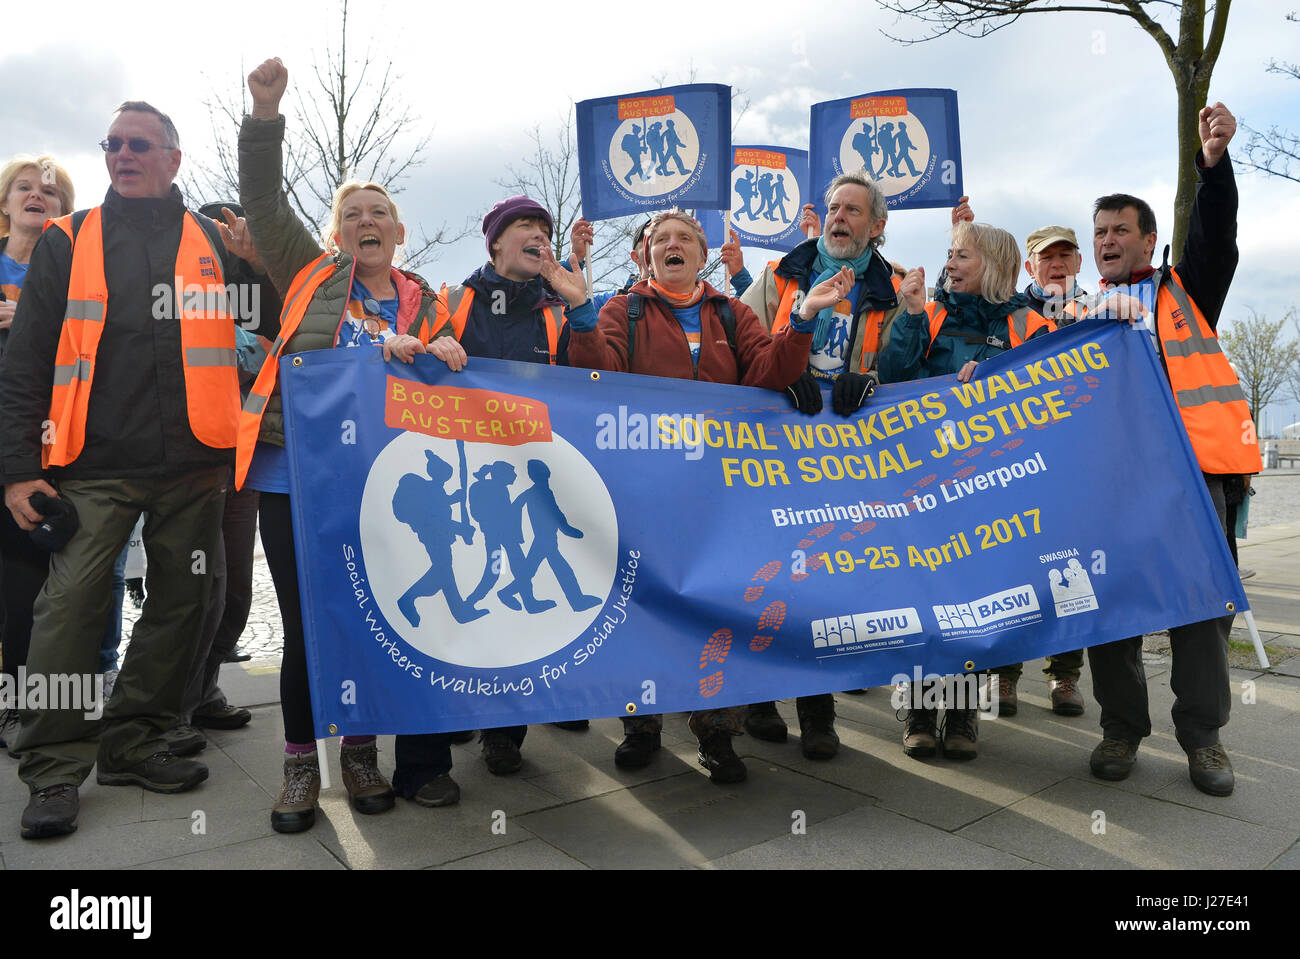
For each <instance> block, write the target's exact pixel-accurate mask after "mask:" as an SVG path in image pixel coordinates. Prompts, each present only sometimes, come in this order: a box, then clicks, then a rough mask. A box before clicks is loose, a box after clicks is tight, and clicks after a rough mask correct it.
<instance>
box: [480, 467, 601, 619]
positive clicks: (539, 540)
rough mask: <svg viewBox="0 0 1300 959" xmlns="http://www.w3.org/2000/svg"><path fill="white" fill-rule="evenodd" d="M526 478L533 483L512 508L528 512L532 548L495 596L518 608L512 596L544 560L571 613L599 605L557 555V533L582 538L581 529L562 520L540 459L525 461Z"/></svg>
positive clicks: (527, 585) (548, 472)
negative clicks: (531, 528) (508, 581)
mask: <svg viewBox="0 0 1300 959" xmlns="http://www.w3.org/2000/svg"><path fill="white" fill-rule="evenodd" d="M528 478H529V479H531V480H532V481H533V485H532V486H530V487H528V489H526V490H524V491H523V492H522V493H520V494H519V498H518V499H516V500H515V505H516V506H518V507H519V509H520V511H521V512H522V510H524V509H527V510H528V522H529V523H531V524H532V527H533V542H532V546H530V547H529V550H528V556H527V557H526V559H525V561H524V566H523V568H522V569H520V570H518V571H517V572H516V573H515V579H514V581H513V582H512V583H510V585H508V586H506V587H505V588H504V589H501V590H499V591H498V592H497V596H498V597H500V599H501V602H503V603H505V604H506V605H507V606H512V607H513V608H515V609H518V608H519V607H518V606H515V605H513V601H514V597H516V596H518V595H520V594H521V593H522V592H523V591H524V589H525V588H531V583H532V581H533V577H534V576H536V575H537V571H538V569H540V568H541V565H542V562H543V561H545V562H548V563H550V564H551V572H552V573H554V574H555V579H556V581H557V582H558V583H559V584H560V589H562V590H563V591H564V598H565V599H566V600H568V602H569V605H570V606H572V607H573V610H574V612H582V611H583V610H584V609H591V608H592V607H593V606H599V605H600V603H601V599H600V597H599V596H590V595H588V594H586V593H584V592H583V591H582V589H581V588H580V587H579V586H578V578H577V577H576V576H574V575H573V569H572V568H571V567H570V566H569V564H568V562H567V561H566V560H565V558H564V557H563V556H562V555H560V541H559V534H560V533H563V534H564V535H565V536H571V537H573V538H574V539H582V530H580V529H578V528H577V527H575V526H573V525H572V524H571V523H569V521H568V520H567V519H565V517H564V513H563V512H561V510H560V504H559V503H557V502H556V501H555V492H554V491H553V490H552V489H551V485H550V479H551V470H550V467H548V466H547V465H546V464H545V463H543V462H542V461H541V460H529V461H528ZM507 597H509V599H508V598H507Z"/></svg>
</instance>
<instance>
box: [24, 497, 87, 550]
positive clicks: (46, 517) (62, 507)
mask: <svg viewBox="0 0 1300 959" xmlns="http://www.w3.org/2000/svg"><path fill="white" fill-rule="evenodd" d="M27 502H28V503H29V504H30V505H31V507H32V509H34V510H36V512H38V513H40V514H41V522H40V525H38V526H37V527H36V528H35V529H34V530H32V531H31V532H30V533H29V534H28V535H29V536H31V538H32V542H33V543H35V544H36V545H37V546H39V547H40V548H41V549H43V550H45V551H46V552H49V553H57V552H58V551H59V550H61V549H63V547H65V546H67V545H68V540H70V539H72V536H73V534H74V533H76V531H77V527H78V526H80V525H81V524H80V523H79V521H78V519H77V510H76V507H74V506H73V505H72V504H71V503H69V502H68V501H67V500H66V499H61V498H59V497H56V496H47V495H46V494H45V493H42V492H39V491H38V492H35V493H33V494H32V495H31V496H29V497H28V498H27Z"/></svg>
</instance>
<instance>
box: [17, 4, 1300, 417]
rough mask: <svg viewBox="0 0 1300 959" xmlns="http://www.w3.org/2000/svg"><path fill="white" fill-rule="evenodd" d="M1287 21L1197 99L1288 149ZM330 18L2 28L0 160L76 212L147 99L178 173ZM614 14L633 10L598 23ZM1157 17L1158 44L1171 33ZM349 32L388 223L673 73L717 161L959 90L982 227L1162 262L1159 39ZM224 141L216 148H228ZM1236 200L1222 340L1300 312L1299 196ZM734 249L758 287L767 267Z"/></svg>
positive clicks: (923, 256)
mask: <svg viewBox="0 0 1300 959" xmlns="http://www.w3.org/2000/svg"><path fill="white" fill-rule="evenodd" d="M1295 6H1296V4H1295V2H1294V0H1251V2H1250V3H1243V2H1239V3H1237V4H1236V5H1235V6H1234V8H1233V11H1232V17H1231V20H1230V21H1229V24H1228V33H1227V39H1226V42H1225V44H1224V48H1223V53H1222V56H1221V57H1220V59H1219V63H1218V66H1217V67H1216V69H1215V72H1214V81H1213V83H1212V85H1211V88H1210V101H1211V102H1213V101H1215V100H1222V101H1223V102H1224V103H1225V104H1227V106H1228V107H1229V108H1230V109H1231V110H1232V111H1233V112H1234V113H1235V114H1236V115H1237V117H1238V119H1239V120H1243V119H1244V120H1245V121H1247V122H1249V123H1251V124H1252V125H1255V126H1261V127H1267V126H1269V125H1270V124H1274V123H1276V124H1279V125H1282V126H1285V127H1289V128H1291V129H1293V130H1294V129H1300V106H1297V105H1298V104H1300V83H1297V81H1295V80H1293V79H1288V78H1285V77H1281V76H1276V75H1272V74H1268V73H1266V72H1265V67H1266V65H1267V62H1268V60H1269V58H1270V57H1279V58H1283V59H1288V60H1297V59H1300V24H1293V23H1288V22H1287V21H1286V20H1285V16H1286V14H1287V13H1288V12H1289V10H1291V9H1293V8H1295ZM334 9H335V8H333V7H332V6H331V4H330V3H327V2H317V3H311V4H307V3H297V2H292V3H274V4H271V3H267V2H265V0H257V2H250V0H223V2H222V3H221V4H220V5H219V6H218V7H216V8H213V10H207V11H206V12H205V8H202V7H198V6H189V5H186V7H185V8H184V9H180V8H178V6H177V5H175V4H173V3H170V2H158V0H144V2H137V3H134V4H132V5H129V6H117V7H105V6H104V5H102V4H99V3H84V2H64V3H60V4H58V5H57V7H55V8H52V11H51V13H50V14H47V15H46V16H45V17H43V18H41V19H42V21H43V22H45V23H46V27H45V28H42V29H40V30H32V31H28V30H22V29H10V30H8V31H6V36H7V44H6V46H5V49H4V51H3V52H0V88H3V89H5V90H6V91H8V95H7V96H6V97H5V98H4V100H3V103H0V130H4V131H5V142H4V144H3V147H0V152H3V153H5V154H6V155H8V154H12V153H17V152H29V153H39V152H51V153H53V154H55V156H56V157H57V158H58V159H59V160H60V161H61V162H63V163H64V164H65V165H66V166H67V167H68V169H69V170H70V172H71V173H72V176H73V179H74V182H75V184H76V187H77V199H78V206H83V207H84V206H88V205H91V204H93V203H96V202H98V201H99V200H100V198H101V197H102V196H103V192H104V190H105V189H106V188H107V186H108V176H107V173H106V172H105V169H104V163H103V155H102V153H100V151H99V149H98V147H96V145H95V144H96V143H97V141H99V140H100V139H102V137H103V135H104V132H105V130H106V128H107V125H108V119H109V114H110V112H111V111H112V109H113V108H114V107H115V106H117V104H118V103H120V102H121V101H122V100H125V99H145V100H149V101H150V102H152V103H154V104H155V105H156V106H158V107H159V108H160V109H162V110H164V111H165V112H167V113H169V114H170V115H171V116H172V118H173V119H174V120H175V121H176V124H177V126H178V128H179V129H180V133H181V138H182V146H183V147H184V149H185V153H186V157H187V160H190V161H192V160H194V159H196V158H198V157H200V156H201V155H203V154H205V153H207V152H209V151H210V150H211V144H212V134H211V132H210V130H211V124H210V121H209V119H208V114H207V111H206V110H205V108H204V107H203V101H204V99H205V98H207V97H209V96H210V95H211V93H212V92H213V91H214V90H216V91H222V92H224V93H226V94H227V95H231V96H233V95H236V94H237V92H238V90H239V89H240V87H241V85H242V83H243V76H244V75H245V74H246V73H247V71H248V70H249V69H251V68H252V67H253V66H255V65H256V64H257V63H259V62H261V60H263V59H264V58H266V57H269V56H279V57H281V58H282V59H283V60H284V61H285V63H286V64H287V65H288V67H289V70H290V84H291V92H292V90H293V89H295V88H296V89H303V88H305V86H306V85H307V83H308V82H309V80H310V70H311V65H312V60H313V57H314V56H316V55H319V53H320V52H322V51H323V50H324V49H325V47H326V46H327V45H329V46H331V47H333V48H335V49H337V46H338V29H337V16H336V14H335V13H333V12H332V11H333V10H334ZM623 9H627V10H635V11H636V13H635V15H634V16H623V17H619V16H616V15H612V14H613V13H614V11H618V10H623ZM214 14H215V16H214ZM1162 17H1163V20H1164V21H1165V22H1166V24H1167V28H1168V29H1169V30H1170V31H1171V32H1176V30H1177V23H1176V22H1175V17H1174V16H1173V15H1171V14H1168V13H1166V14H1163V15H1162ZM349 24H350V29H349V41H348V43H349V53H350V54H351V53H352V52H354V51H355V52H356V53H358V54H360V53H362V52H364V50H365V49H366V48H367V46H368V47H369V50H370V52H371V54H372V55H373V56H375V57H377V58H379V59H387V58H391V60H392V62H393V65H394V68H395V71H396V72H398V73H400V75H401V77H402V79H401V83H400V87H399V90H400V92H401V94H402V96H403V98H404V101H405V103H406V104H409V105H410V106H411V107H412V108H413V109H414V110H415V111H416V112H417V113H418V114H419V115H420V117H421V118H422V122H421V124H420V129H419V132H420V133H425V132H428V131H429V130H432V134H433V139H432V142H431V146H430V149H429V151H428V156H427V159H426V162H425V163H424V164H423V166H421V167H419V168H418V169H417V170H416V171H415V172H414V174H413V175H412V176H411V178H410V179H409V181H408V182H407V183H406V186H405V189H404V191H403V193H402V194H401V195H400V197H399V201H400V202H401V205H402V213H403V218H404V219H405V220H406V222H407V223H408V225H418V224H425V225H427V226H429V227H436V226H437V225H438V224H440V223H442V222H449V223H452V224H461V223H463V222H464V221H465V220H466V219H467V218H473V219H474V220H476V221H477V219H478V218H479V217H481V216H482V214H483V213H484V212H485V211H486V210H487V209H488V208H489V207H490V206H491V204H492V203H493V202H494V201H495V200H497V199H500V198H501V196H502V195H504V191H503V190H502V188H501V187H499V186H497V185H496V184H495V183H494V182H493V181H494V180H495V179H496V178H499V177H504V176H506V175H507V171H506V165H507V164H508V163H515V164H518V163H519V161H520V160H521V159H522V157H523V156H524V154H525V153H526V152H527V150H528V146H529V143H528V138H527V134H528V131H529V130H531V129H532V128H533V127H534V126H537V125H539V124H540V125H541V127H542V129H543V131H550V130H554V129H556V128H558V126H559V125H560V124H561V122H562V121H563V119H564V117H565V115H566V113H567V111H568V107H569V103H570V101H574V100H584V99H589V98H592V97H601V96H609V95H614V94H619V93H626V92H631V91H636V90H644V89H648V88H652V87H654V86H656V82H655V79H654V78H656V77H661V78H663V79H664V80H665V81H666V82H667V83H669V84H672V83H679V82H685V81H686V80H687V79H688V78H689V77H690V75H691V74H692V72H693V73H694V77H695V79H696V80H697V81H699V82H716V83H727V84H730V85H732V86H733V87H734V88H736V89H738V90H742V91H743V93H744V96H745V97H746V98H748V100H749V101H750V107H749V109H748V111H747V112H746V113H745V114H744V116H743V118H742V119H741V120H740V122H739V124H738V127H737V129H736V131H735V136H734V141H735V142H738V143H743V142H750V143H775V144H784V145H788V146H796V147H804V148H806V146H807V138H808V108H809V105H810V104H812V103H814V102H817V101H820V100H828V99H835V98H839V97H845V96H851V95H856V94H860V93H868V92H871V91H874V90H882V89H890V88H895V87H950V88H952V89H955V90H957V92H958V97H959V109H960V116H961V133H962V155H963V160H964V176H965V184H966V189H967V192H968V193H970V194H971V196H972V205H973V206H974V208H975V213H976V216H977V218H978V219H980V220H982V221H985V222H989V223H992V224H994V225H996V226H1000V227H1003V228H1005V229H1008V230H1010V231H1011V232H1012V233H1013V234H1014V235H1015V236H1016V237H1017V239H1019V240H1021V241H1023V239H1024V237H1025V235H1026V234H1027V233H1029V231H1031V230H1033V229H1035V228H1036V227H1038V226H1042V225H1044V224H1046V223H1061V224H1065V225H1067V226H1071V227H1073V228H1074V229H1075V231H1076V232H1077V233H1078V234H1079V235H1080V237H1081V238H1084V242H1085V245H1087V243H1088V241H1087V239H1086V238H1087V237H1088V236H1090V230H1089V211H1090V203H1091V201H1092V200H1093V199H1094V198H1095V197H1097V196H1099V195H1101V194H1104V193H1112V192H1127V193H1134V194H1137V195H1139V196H1142V197H1144V198H1146V199H1147V200H1148V201H1149V202H1150V203H1151V204H1152V206H1153V207H1154V208H1155V211H1156V215H1157V218H1158V219H1159V221H1160V228H1161V230H1160V232H1161V237H1160V244H1161V246H1162V247H1163V244H1164V243H1165V242H1167V241H1168V238H1169V225H1170V223H1171V221H1172V207H1173V196H1174V177H1175V174H1176V171H1177V160H1176V153H1175V142H1174V105H1175V93H1174V87H1173V80H1172V78H1171V76H1170V74H1169V71H1168V69H1167V67H1166V65H1165V63H1164V60H1163V57H1162V56H1161V55H1160V52H1159V50H1158V48H1157V47H1156V45H1155V42H1154V41H1153V40H1152V39H1151V38H1150V37H1148V36H1147V35H1146V34H1145V33H1144V32H1142V31H1141V29H1139V28H1138V27H1137V26H1136V25H1135V24H1134V23H1133V22H1132V21H1131V20H1129V19H1127V18H1124V17H1118V16H1113V15H1110V16H1108V15H1104V14H1082V13H1081V14H1049V15H1033V16H1026V17H1023V18H1022V19H1021V20H1020V22H1019V23H1016V24H1014V25H1012V26H1010V27H1008V28H1006V29H1005V30H1003V31H1001V32H999V33H997V34H995V35H994V36H992V37H989V38H986V39H983V40H972V39H966V38H962V37H950V38H946V39H943V40H938V41H932V42H929V43H924V44H919V45H915V46H901V45H899V44H897V43H894V42H892V41H890V40H888V39H886V38H885V37H884V36H882V34H881V32H880V31H881V29H882V28H885V29H888V30H890V31H891V32H892V33H897V34H903V35H909V36H916V35H918V34H919V27H918V25H916V24H915V23H912V22H908V21H903V22H896V21H895V19H894V17H893V15H892V14H888V13H885V12H883V11H881V10H879V9H878V8H877V7H876V6H875V4H869V3H860V4H856V5H849V4H845V3H843V2H809V3H799V4H795V3H792V2H791V3H744V2H739V0H736V2H729V3H725V4H715V3H712V2H710V0H704V2H696V3H692V4H689V5H673V4H654V3H637V4H619V3H610V2H584V0H571V2H567V3H558V4H557V3H547V4H536V3H530V4H515V3H511V2H506V3H501V2H498V3H493V4H476V3H454V4H444V3H440V4H437V5H431V6H424V5H419V6H416V5H406V4H402V3H397V2H393V0H353V3H352V4H351V7H350V21H349ZM235 135H236V131H235V130H234V129H230V130H229V136H230V138H231V140H233V139H234V137H235ZM1239 138H1240V141H1244V139H1245V134H1244V133H1242V134H1239ZM1240 145H1241V142H1239V141H1235V142H1234V144H1233V147H1231V148H1230V152H1231V151H1236V150H1237V148H1238V147H1239V146H1240ZM1238 185H1239V188H1240V191H1241V211H1240V228H1239V244H1240V248H1241V265H1240V266H1239V267H1238V269H1237V274H1236V279H1235V281H1234V283H1233V288H1232V292H1231V294H1230V295H1229V297H1228V302H1227V306H1226V307H1225V310H1224V314H1223V322H1224V323H1225V324H1228V323H1231V322H1232V320H1233V319H1234V318H1236V317H1241V316H1243V315H1246V314H1247V313H1248V311H1249V310H1250V309H1251V308H1254V309H1256V310H1258V311H1259V312H1261V313H1265V314H1267V315H1268V316H1269V317H1270V318H1276V317H1280V316H1281V315H1282V314H1284V313H1285V312H1286V311H1287V309H1289V308H1290V307H1291V306H1293V305H1300V290H1298V289H1297V281H1296V279H1295V277H1296V273H1297V269H1296V267H1297V263H1300V233H1298V231H1297V229H1296V224H1297V222H1300V185H1297V184H1294V183H1290V182H1287V181H1283V180H1278V179H1269V178H1265V177H1261V176H1259V175H1256V174H1251V173H1248V172H1246V171H1244V170H1242V169H1241V168H1240V166H1239V167H1238ZM815 188H816V187H815ZM197 199H199V200H207V199H211V198H209V197H203V198H197ZM195 205H197V203H196V204H195ZM947 227H948V214H947V212H946V211H941V210H927V211H904V212H898V213H895V214H894V215H893V216H891V218H890V222H889V227H888V230H887V236H888V242H887V244H886V246H885V252H886V253H887V255H888V256H889V257H890V258H891V259H893V260H896V261H899V262H902V263H904V264H906V265H909V266H910V265H924V266H925V267H926V268H927V273H935V272H937V270H938V267H939V266H940V265H941V264H942V262H943V254H944V250H945V249H946V247H947V236H946V230H947ZM745 252H746V263H747V265H748V266H749V267H750V269H751V271H752V272H754V273H757V271H758V269H760V268H761V267H762V264H763V262H764V260H765V258H766V256H765V254H764V252H763V251H760V250H746V251H745ZM484 259H485V251H484V248H483V244H482V238H481V236H480V235H478V234H477V233H475V234H474V235H472V236H470V237H468V238H467V239H465V240H463V241H461V242H460V243H458V244H456V245H454V246H452V247H450V248H447V249H446V250H445V252H443V253H442V255H441V256H440V258H439V259H438V260H437V261H436V262H434V263H432V264H430V265H428V266H427V267H425V268H423V270H422V272H423V273H424V274H425V275H426V277H427V278H428V279H429V280H430V282H432V283H433V284H434V285H435V286H436V285H437V284H439V283H441V282H443V281H450V282H455V281H459V280H461V279H463V278H464V277H465V276H466V275H468V274H469V272H470V271H471V270H473V269H474V268H475V267H476V266H478V265H480V264H481V263H482V262H483V260H484ZM1023 279H1024V277H1023V276H1022V280H1023ZM1096 279H1097V277H1096V271H1095V268H1094V266H1093V263H1092V256H1091V250H1090V249H1085V251H1084V273H1083V276H1082V277H1081V278H1080V280H1081V282H1082V283H1083V284H1084V286H1085V287H1087V288H1089V289H1095V288H1096ZM1269 412H1270V415H1271V416H1272V418H1273V422H1274V425H1275V426H1276V425H1279V424H1280V423H1282V422H1294V421H1295V420H1298V419H1300V405H1297V404H1296V403H1294V402H1284V403H1275V404H1274V407H1273V409H1272V410H1270V411H1269Z"/></svg>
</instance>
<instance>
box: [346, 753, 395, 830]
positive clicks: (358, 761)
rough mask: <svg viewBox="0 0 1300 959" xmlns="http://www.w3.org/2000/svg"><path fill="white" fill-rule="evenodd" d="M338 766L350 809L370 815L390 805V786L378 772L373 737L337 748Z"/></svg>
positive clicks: (386, 808) (392, 800) (391, 806)
mask: <svg viewBox="0 0 1300 959" xmlns="http://www.w3.org/2000/svg"><path fill="white" fill-rule="evenodd" d="M339 765H341V766H342V767H343V788H344V789H346V790H347V791H348V799H349V800H350V801H351V803H352V808H353V809H355V810H356V811H357V812H359V813H361V814H362V815H365V816H373V815H374V814H375V813H380V812H388V810H390V809H392V808H393V803H394V802H395V800H394V799H393V787H392V786H390V785H389V784H388V780H387V779H385V778H384V776H383V774H382V773H381V772H380V771H379V748H378V747H377V746H376V745H375V741H374V740H373V739H372V740H371V741H370V742H368V743H361V744H359V745H352V746H342V747H340V748H339Z"/></svg>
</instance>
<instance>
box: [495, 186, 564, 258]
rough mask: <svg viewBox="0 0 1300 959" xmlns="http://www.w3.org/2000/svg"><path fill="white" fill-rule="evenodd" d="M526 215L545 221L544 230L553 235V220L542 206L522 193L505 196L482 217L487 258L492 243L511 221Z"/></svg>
mask: <svg viewBox="0 0 1300 959" xmlns="http://www.w3.org/2000/svg"><path fill="white" fill-rule="evenodd" d="M526 216H535V217H537V218H538V219H539V220H545V221H546V232H547V233H549V234H551V235H552V236H554V235H555V221H554V220H552V219H551V214H550V213H548V212H547V211H546V209H545V208H544V207H541V206H538V204H537V202H536V201H535V200H530V199H529V198H528V197H526V196H524V194H522V193H521V194H519V195H518V196H512V197H507V198H506V199H504V200H501V201H499V202H498V203H497V204H496V205H495V206H493V207H492V209H491V210H489V211H488V213H487V216H485V217H483V235H484V236H485V237H487V252H488V259H491V258H492V244H493V243H495V242H496V241H497V240H498V239H500V237H501V234H502V233H504V232H505V231H506V227H508V226H509V225H510V224H511V223H513V222H515V220H522V219H523V218H524V217H526Z"/></svg>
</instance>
